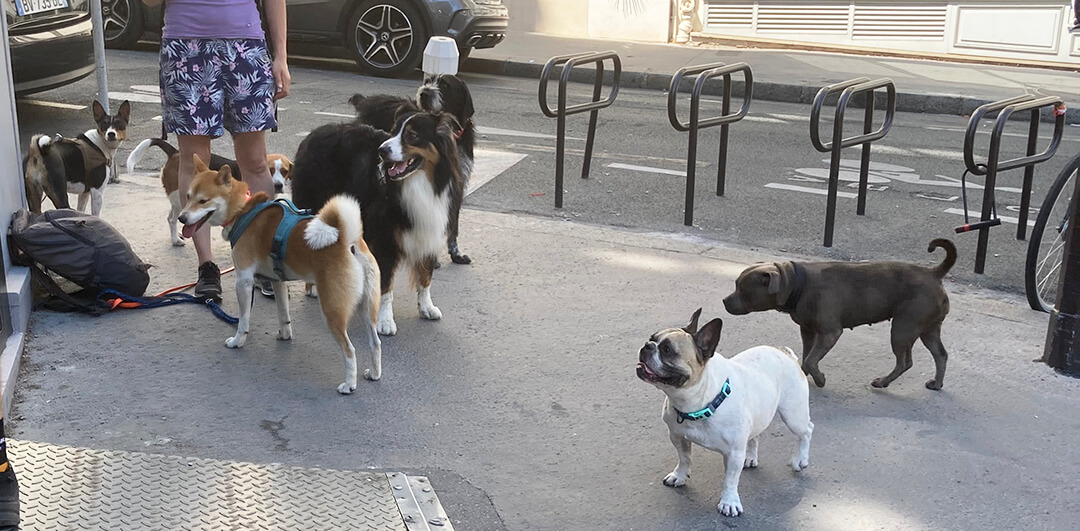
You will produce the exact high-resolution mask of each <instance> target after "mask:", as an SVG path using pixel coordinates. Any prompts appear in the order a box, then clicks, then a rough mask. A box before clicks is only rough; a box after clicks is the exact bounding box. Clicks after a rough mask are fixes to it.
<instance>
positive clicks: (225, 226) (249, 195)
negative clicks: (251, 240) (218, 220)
mask: <svg viewBox="0 0 1080 531" xmlns="http://www.w3.org/2000/svg"><path fill="white" fill-rule="evenodd" d="M244 199H246V200H247V199H251V190H248V191H247V195H246V196H245V197H244ZM239 217H240V216H236V217H235V218H232V219H230V220H229V221H226V222H225V223H222V224H221V228H223V229H224V228H227V227H228V226H229V225H232V224H233V222H234V221H236V218H239Z"/></svg>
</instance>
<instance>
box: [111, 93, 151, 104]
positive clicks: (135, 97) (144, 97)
mask: <svg viewBox="0 0 1080 531" xmlns="http://www.w3.org/2000/svg"><path fill="white" fill-rule="evenodd" d="M109 99H110V100H115V101H124V100H127V101H134V102H138V103H161V96H160V95H158V94H156V93H155V94H147V93H145V92H121V91H115V92H109Z"/></svg>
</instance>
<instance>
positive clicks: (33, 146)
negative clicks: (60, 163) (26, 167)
mask: <svg viewBox="0 0 1080 531" xmlns="http://www.w3.org/2000/svg"><path fill="white" fill-rule="evenodd" d="M50 145H52V137H50V136H49V135H34V136H33V137H31V138H30V146H29V149H27V150H26V159H27V161H28V162H29V164H35V165H40V166H42V167H44V166H45V150H46V149H48V147H49V146H50Z"/></svg>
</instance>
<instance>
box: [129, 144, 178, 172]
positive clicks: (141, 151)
mask: <svg viewBox="0 0 1080 531" xmlns="http://www.w3.org/2000/svg"><path fill="white" fill-rule="evenodd" d="M150 146H157V147H158V148H159V149H161V151H163V152H165V156H166V157H171V156H173V155H175V154H177V153H179V152H180V150H178V149H176V148H174V147H173V146H172V144H170V143H168V142H166V141H165V140H164V139H161V138H147V139H146V140H143V141H142V142H139V145H137V146H135V149H133V150H131V154H130V155H128V158H127V171H128V173H135V166H136V165H138V164H139V161H140V160H142V158H143V156H145V155H146V150H147V149H150Z"/></svg>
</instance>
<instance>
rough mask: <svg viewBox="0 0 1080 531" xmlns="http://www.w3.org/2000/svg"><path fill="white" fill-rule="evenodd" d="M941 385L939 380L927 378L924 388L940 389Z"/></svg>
mask: <svg viewBox="0 0 1080 531" xmlns="http://www.w3.org/2000/svg"><path fill="white" fill-rule="evenodd" d="M941 385H942V384H941V382H939V381H937V380H928V381H927V382H926V388H927V389H929V390H931V391H940V390H941Z"/></svg>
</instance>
